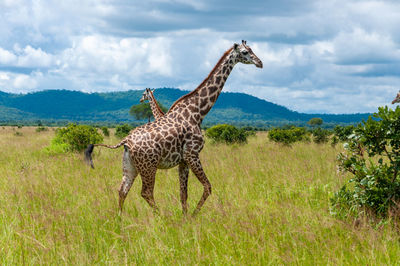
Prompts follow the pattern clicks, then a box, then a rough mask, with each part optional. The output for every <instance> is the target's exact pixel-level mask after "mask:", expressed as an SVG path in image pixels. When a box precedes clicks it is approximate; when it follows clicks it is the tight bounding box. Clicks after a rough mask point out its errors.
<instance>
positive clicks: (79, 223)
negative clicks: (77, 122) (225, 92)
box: [0, 127, 400, 265]
mask: <svg viewBox="0 0 400 266" xmlns="http://www.w3.org/2000/svg"><path fill="white" fill-rule="evenodd" d="M16 131H18V132H21V133H22V136H18V135H17V134H15V132H16ZM53 136H54V131H53V130H49V131H46V132H40V133H38V132H35V128H22V129H12V128H10V127H6V128H1V127H0V207H1V208H0V264H1V265H7V264H31V265H33V264H35V265H36V264H130V265H132V264H180V265H186V264H213V265H214V264H216V265H227V264H236V265H239V264H262V265H268V264H272V265H275V264H306V265H315V264H318V265H326V264H335V265H336V264H354V265H356V264H357V265H374V264H397V263H399V261H400V237H399V236H400V233H399V232H398V231H397V230H396V229H395V228H394V227H393V226H391V225H390V223H384V224H381V225H378V226H374V227H372V226H370V225H368V223H366V222H365V221H361V224H360V225H359V226H354V224H353V221H352V220H347V221H344V220H339V219H337V218H335V217H333V216H331V215H330V212H329V198H330V197H331V196H332V194H333V193H334V192H335V191H336V190H337V189H338V188H339V187H340V186H341V185H342V184H343V183H344V182H345V177H342V176H340V175H338V174H337V173H336V162H335V157H336V155H337V153H338V152H339V149H340V147H339V146H338V147H337V148H332V147H331V146H330V145H329V144H326V145H316V144H313V143H299V144H296V145H294V146H293V147H292V148H290V147H284V146H281V145H277V144H274V143H271V142H269V141H268V139H267V135H266V134H265V133H260V134H258V135H257V137H253V138H251V139H250V141H249V143H248V144H247V145H243V146H225V145H211V144H210V143H206V145H205V148H204V150H203V152H202V162H203V166H204V169H205V171H206V174H207V175H208V177H209V179H210V182H211V184H212V186H213V194H212V195H211V196H210V197H209V199H208V200H207V201H206V203H205V205H204V207H203V208H202V210H201V212H200V214H199V215H198V216H197V217H195V218H191V217H188V218H185V217H183V216H182V214H181V204H180V200H179V181H178V173H177V169H170V170H160V171H158V173H157V178H156V187H155V200H156V202H157V204H158V206H159V208H160V215H156V214H154V213H153V212H152V210H151V209H150V207H149V206H148V205H147V203H146V202H145V200H144V199H142V198H141V196H140V189H141V180H140V178H137V179H136V181H135V183H134V185H133V186H132V189H131V191H130V193H129V195H128V198H127V200H126V201H125V209H124V213H123V214H122V216H121V217H119V216H118V208H117V205H118V203H117V199H118V193H117V189H118V187H119V184H120V182H121V177H122V171H121V159H122V149H119V150H108V149H101V148H98V149H96V150H95V152H94V164H95V167H96V169H94V170H92V169H90V168H89V167H88V166H87V165H85V164H84V163H83V156H82V155H80V154H66V155H65V154H63V155H48V154H47V153H45V152H43V148H44V147H45V146H46V145H48V144H49V142H50V140H51V138H52V137H53ZM105 142H107V143H117V142H118V140H117V139H115V138H114V137H110V138H105ZM201 193H202V186H201V184H200V183H199V182H198V181H197V179H196V178H195V177H194V176H193V175H192V174H191V175H190V177H189V193H188V194H189V207H190V210H193V209H194V207H195V205H196V203H197V201H198V200H199V198H200V196H201Z"/></svg>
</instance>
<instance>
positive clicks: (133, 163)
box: [86, 41, 263, 214]
mask: <svg viewBox="0 0 400 266" xmlns="http://www.w3.org/2000/svg"><path fill="white" fill-rule="evenodd" d="M238 62H241V63H244V64H254V65H256V67H259V68H262V66H263V64H262V62H261V60H260V59H259V58H258V57H257V56H256V55H255V54H254V53H253V51H252V50H251V49H250V47H249V46H247V44H246V42H245V41H242V44H241V45H239V44H236V43H235V44H234V45H233V47H231V48H230V49H229V50H227V51H226V52H225V53H224V54H223V55H222V57H221V58H220V59H219V61H218V63H217V64H216V65H215V67H214V68H213V70H212V71H211V72H210V74H209V75H208V76H207V78H206V79H205V80H204V81H203V82H202V83H201V84H200V85H199V86H198V87H197V88H196V89H195V90H194V91H192V92H190V93H188V94H186V95H184V96H182V97H181V98H179V99H178V100H177V101H176V102H175V103H174V104H173V105H172V106H171V108H170V109H169V111H168V112H167V113H166V114H165V115H164V116H162V117H160V118H159V119H157V120H155V121H153V122H151V123H148V124H146V125H143V126H140V127H137V128H135V129H134V130H132V131H131V132H130V134H129V135H128V136H127V137H125V138H124V139H123V140H122V141H121V142H120V143H119V144H117V145H115V146H108V145H104V144H95V145H89V147H88V149H87V151H86V159H87V160H88V161H89V162H90V163H91V164H92V159H91V153H92V151H93V147H94V146H96V145H97V146H106V147H108V148H118V147H120V146H122V145H124V147H125V150H124V154H123V177H122V183H121V186H120V189H119V207H120V211H122V207H123V204H124V201H125V198H126V196H127V194H128V192H129V189H130V188H131V186H132V184H133V181H134V180H135V178H136V176H137V175H138V174H139V173H140V176H141V177H142V192H141V195H142V197H143V198H144V199H145V200H146V201H147V202H148V203H149V205H150V206H151V207H153V208H154V209H157V207H156V204H155V201H154V196H153V190H154V183H155V176H156V171H157V169H168V168H172V167H174V166H176V165H179V183H180V197H181V204H182V210H183V213H184V214H186V213H187V184H188V175H189V168H190V169H191V170H192V171H193V173H194V174H195V176H196V177H197V179H198V180H199V181H200V182H201V183H202V185H203V187H204V190H203V195H202V196H201V199H200V201H199V202H198V204H197V207H196V209H195V210H194V212H193V214H196V213H197V212H199V211H200V209H201V207H202V206H203V204H204V202H205V200H206V199H207V197H208V196H209V195H210V194H211V184H210V182H209V181H208V178H207V177H206V174H205V173H204V171H203V167H202V165H201V162H200V158H199V154H200V151H201V150H202V148H203V145H204V138H203V135H202V133H201V129H200V125H201V122H202V121H203V119H204V117H205V116H206V114H207V113H208V112H209V111H210V109H211V107H213V105H214V103H215V102H216V100H217V98H218V96H219V94H220V93H221V90H222V88H223V87H224V84H225V81H226V80H227V78H228V76H229V74H230V73H231V71H232V69H233V67H234V66H235V65H236V64H237V63H238ZM92 165H93V164H92Z"/></svg>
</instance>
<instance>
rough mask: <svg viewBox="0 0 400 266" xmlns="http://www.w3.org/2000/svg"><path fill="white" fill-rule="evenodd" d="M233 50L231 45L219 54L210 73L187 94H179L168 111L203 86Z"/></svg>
mask: <svg viewBox="0 0 400 266" xmlns="http://www.w3.org/2000/svg"><path fill="white" fill-rule="evenodd" d="M232 50H233V47H232V48H230V49H228V50H227V51H225V53H224V54H223V55H222V56H221V58H220V59H219V61H218V63H217V64H216V65H215V67H214V68H213V69H212V70H211V72H210V74H208V76H207V77H206V78H205V79H204V80H203V82H201V83H200V85H199V86H197V88H196V89H195V90H193V91H191V92H189V93H188V94H185V95H183V96H181V97H180V98H179V99H178V100H176V101H175V102H174V103H173V104H172V105H171V107H170V108H169V110H168V112H169V111H170V110H172V109H173V108H174V107H175V106H176V105H177V104H178V103H180V102H181V101H183V100H184V99H186V98H188V97H190V96H192V95H193V94H195V93H196V92H197V91H198V90H199V89H200V88H201V87H203V86H204V84H206V82H207V80H208V79H209V78H210V76H211V75H213V74H214V73H215V71H216V70H217V68H218V67H219V66H220V65H221V64H222V62H223V61H224V59H225V58H226V57H227V56H228V55H229V53H230V52H231V51H232Z"/></svg>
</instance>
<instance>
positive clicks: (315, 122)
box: [307, 117, 324, 126]
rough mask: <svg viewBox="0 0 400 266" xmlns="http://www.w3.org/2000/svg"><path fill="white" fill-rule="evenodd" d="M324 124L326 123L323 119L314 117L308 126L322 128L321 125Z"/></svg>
mask: <svg viewBox="0 0 400 266" xmlns="http://www.w3.org/2000/svg"><path fill="white" fill-rule="evenodd" d="M323 122H324V121H322V118H319V117H314V118H311V119H310V120H309V121H308V122H307V124H309V125H310V126H320V125H322V123H323Z"/></svg>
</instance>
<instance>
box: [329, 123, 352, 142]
mask: <svg viewBox="0 0 400 266" xmlns="http://www.w3.org/2000/svg"><path fill="white" fill-rule="evenodd" d="M354 129H355V127H354V126H339V125H338V126H336V127H335V128H334V129H333V134H334V136H336V137H337V138H338V140H339V141H346V140H347V139H348V137H349V136H350V135H351V134H353V131H354Z"/></svg>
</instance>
